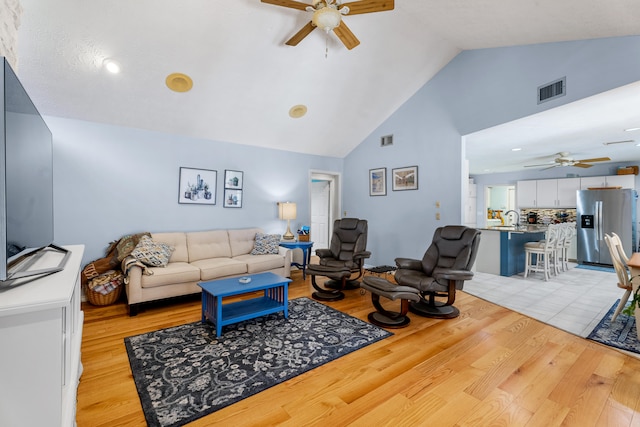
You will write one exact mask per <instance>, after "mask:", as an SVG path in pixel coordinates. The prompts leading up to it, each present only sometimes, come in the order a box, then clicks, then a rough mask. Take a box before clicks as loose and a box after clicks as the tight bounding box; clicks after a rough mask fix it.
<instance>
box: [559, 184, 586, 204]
mask: <svg viewBox="0 0 640 427" xmlns="http://www.w3.org/2000/svg"><path fill="white" fill-rule="evenodd" d="M578 190H580V178H564V179H558V203H557V204H556V207H558V208H575V207H576V205H577V199H576V196H577V195H576V191H578Z"/></svg>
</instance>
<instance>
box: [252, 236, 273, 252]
mask: <svg viewBox="0 0 640 427" xmlns="http://www.w3.org/2000/svg"><path fill="white" fill-rule="evenodd" d="M279 245H280V235H279V234H264V233H256V241H255V243H254V244H253V250H251V255H267V254H277V253H280V249H279Z"/></svg>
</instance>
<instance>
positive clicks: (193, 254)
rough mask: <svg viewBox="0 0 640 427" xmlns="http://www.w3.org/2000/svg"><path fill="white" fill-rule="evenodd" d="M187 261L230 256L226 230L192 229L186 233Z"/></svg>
mask: <svg viewBox="0 0 640 427" xmlns="http://www.w3.org/2000/svg"><path fill="white" fill-rule="evenodd" d="M187 247H188V249H189V262H194V261H199V260H201V259H210V258H225V257H226V258H231V246H229V235H228V234H227V230H210V231H194V232H190V233H187Z"/></svg>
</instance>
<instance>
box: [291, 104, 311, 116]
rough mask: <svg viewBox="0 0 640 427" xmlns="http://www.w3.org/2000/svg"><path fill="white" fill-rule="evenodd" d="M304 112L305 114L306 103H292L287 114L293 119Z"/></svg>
mask: <svg viewBox="0 0 640 427" xmlns="http://www.w3.org/2000/svg"><path fill="white" fill-rule="evenodd" d="M305 114H307V106H306V105H302V104H300V105H294V106H293V107H291V109H290V110H289V116H290V117H292V118H294V119H299V118H300V117H302V116H304V115H305Z"/></svg>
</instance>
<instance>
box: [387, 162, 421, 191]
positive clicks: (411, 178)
mask: <svg viewBox="0 0 640 427" xmlns="http://www.w3.org/2000/svg"><path fill="white" fill-rule="evenodd" d="M392 176H393V178H392V179H393V184H392V187H391V188H392V189H393V191H403V190H417V189H418V167H417V166H407V167H404V168H397V169H392Z"/></svg>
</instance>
